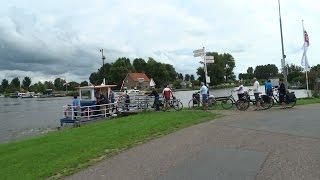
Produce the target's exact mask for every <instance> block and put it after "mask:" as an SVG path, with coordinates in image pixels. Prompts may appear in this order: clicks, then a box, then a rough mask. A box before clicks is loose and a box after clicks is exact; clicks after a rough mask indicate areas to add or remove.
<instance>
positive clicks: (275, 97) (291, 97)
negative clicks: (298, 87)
mask: <svg viewBox="0 0 320 180" xmlns="http://www.w3.org/2000/svg"><path fill="white" fill-rule="evenodd" d="M284 100H285V103H286V105H287V107H288V108H293V107H294V106H295V105H296V103H297V98H296V95H295V94H294V92H289V91H287V93H286V94H285V96H284ZM272 101H273V103H274V101H276V103H277V104H280V105H281V103H280V99H279V93H278V92H277V93H273V94H272Z"/></svg>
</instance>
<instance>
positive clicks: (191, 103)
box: [188, 99, 200, 109]
mask: <svg viewBox="0 0 320 180" xmlns="http://www.w3.org/2000/svg"><path fill="white" fill-rule="evenodd" d="M188 106H189V109H196V108H199V107H200V102H199V101H198V100H196V99H191V100H190V101H189V103H188Z"/></svg>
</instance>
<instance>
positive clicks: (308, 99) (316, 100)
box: [297, 98, 320, 105]
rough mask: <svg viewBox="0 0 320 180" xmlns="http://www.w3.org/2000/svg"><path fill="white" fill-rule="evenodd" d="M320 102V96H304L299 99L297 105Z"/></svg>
mask: <svg viewBox="0 0 320 180" xmlns="http://www.w3.org/2000/svg"><path fill="white" fill-rule="evenodd" d="M317 103H320V98H303V99H298V100H297V105H307V104H317Z"/></svg>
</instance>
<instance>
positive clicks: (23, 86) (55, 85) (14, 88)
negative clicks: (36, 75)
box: [0, 77, 88, 94]
mask: <svg viewBox="0 0 320 180" xmlns="http://www.w3.org/2000/svg"><path fill="white" fill-rule="evenodd" d="M31 83H32V80H31V78H30V77H24V78H23V80H22V82H21V81H20V79H19V78H18V77H15V78H13V79H12V80H11V82H10V83H9V81H8V80H7V79H3V80H2V82H1V85H0V93H5V94H8V93H14V92H27V91H30V92H36V93H45V92H46V91H47V90H48V89H51V90H53V91H66V90H68V91H75V90H76V87H79V86H87V85H88V82H87V81H82V82H81V83H77V82H75V81H71V82H68V83H66V81H65V80H64V79H61V78H56V79H55V80H54V81H45V82H43V83H42V82H40V81H39V82H37V83H35V84H32V85H31Z"/></svg>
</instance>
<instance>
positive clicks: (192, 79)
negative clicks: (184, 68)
mask: <svg viewBox="0 0 320 180" xmlns="http://www.w3.org/2000/svg"><path fill="white" fill-rule="evenodd" d="M194 80H195V78H194V75H193V74H191V76H190V81H191V82H192V81H194Z"/></svg>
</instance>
